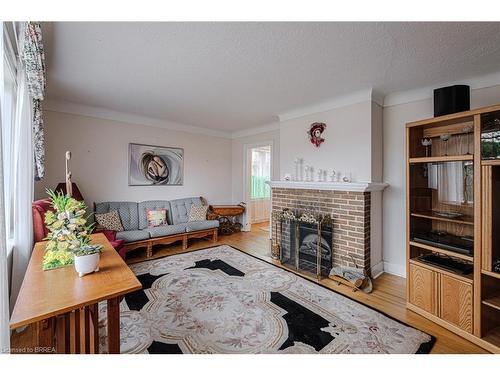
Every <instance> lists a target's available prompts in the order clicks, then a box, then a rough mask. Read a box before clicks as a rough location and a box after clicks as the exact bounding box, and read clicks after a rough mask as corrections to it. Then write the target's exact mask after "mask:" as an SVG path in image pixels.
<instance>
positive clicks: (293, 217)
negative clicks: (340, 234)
mask: <svg viewBox="0 0 500 375" xmlns="http://www.w3.org/2000/svg"><path fill="white" fill-rule="evenodd" d="M279 216H280V217H279V218H278V220H279V222H280V229H281V230H280V232H281V236H280V237H281V241H280V261H281V263H282V264H283V265H285V266H287V267H289V268H292V269H294V270H296V271H299V272H301V273H306V274H310V275H314V276H317V277H318V278H321V277H328V275H329V274H330V270H331V269H332V249H333V225H332V220H331V218H330V217H329V216H325V217H316V216H314V215H312V214H308V213H304V214H298V213H293V212H291V211H289V210H284V211H283V212H282V213H281V214H280V215H279Z"/></svg>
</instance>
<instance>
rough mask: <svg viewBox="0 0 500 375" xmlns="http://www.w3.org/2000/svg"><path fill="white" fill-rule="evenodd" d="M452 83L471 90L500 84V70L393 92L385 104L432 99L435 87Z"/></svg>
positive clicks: (391, 104) (388, 95) (386, 105)
mask: <svg viewBox="0 0 500 375" xmlns="http://www.w3.org/2000/svg"><path fill="white" fill-rule="evenodd" d="M452 85H469V86H470V88H471V90H477V89H484V88H487V87H493V86H498V85H500V72H496V73H491V74H486V75H482V76H477V77H472V78H468V79H461V80H457V81H452V82H444V83H438V84H435V85H432V86H427V87H421V88H418V89H413V90H406V91H398V92H393V93H390V94H387V95H386V96H385V98H384V105H383V106H384V107H391V106H394V105H399V104H406V103H411V102H418V101H421V100H427V99H432V98H433V96H434V89H437V88H439V87H446V86H452Z"/></svg>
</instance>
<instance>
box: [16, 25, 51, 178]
mask: <svg viewBox="0 0 500 375" xmlns="http://www.w3.org/2000/svg"><path fill="white" fill-rule="evenodd" d="M23 28H24V30H22V32H23V37H24V38H23V41H22V46H21V59H22V61H23V63H24V67H25V70H26V80H27V83H28V90H29V93H30V96H31V98H32V100H33V149H34V152H33V154H34V170H35V180H41V179H42V178H43V176H44V175H45V140H44V131H43V116H42V105H41V102H42V100H43V98H44V94H45V79H46V78H45V53H44V50H43V42H42V29H41V27H40V23H39V22H26V23H25V24H24V26H23Z"/></svg>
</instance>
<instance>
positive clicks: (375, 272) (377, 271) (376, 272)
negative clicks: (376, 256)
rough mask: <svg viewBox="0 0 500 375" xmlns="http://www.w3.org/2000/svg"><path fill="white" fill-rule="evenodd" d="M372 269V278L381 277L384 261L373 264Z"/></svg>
mask: <svg viewBox="0 0 500 375" xmlns="http://www.w3.org/2000/svg"><path fill="white" fill-rule="evenodd" d="M370 270H371V273H372V278H373V279H376V278H377V277H379V276H380V275H382V274H383V273H384V262H383V261H380V262H378V263H377V264H375V265H374V266H372V267H371V268H370Z"/></svg>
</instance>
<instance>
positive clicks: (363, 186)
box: [266, 181, 389, 192]
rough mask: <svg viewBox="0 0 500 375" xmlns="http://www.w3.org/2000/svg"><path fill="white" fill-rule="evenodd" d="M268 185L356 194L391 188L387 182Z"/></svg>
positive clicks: (270, 183) (273, 183) (277, 183)
mask: <svg viewBox="0 0 500 375" xmlns="http://www.w3.org/2000/svg"><path fill="white" fill-rule="evenodd" d="M266 183H267V184H268V185H269V186H271V188H281V189H310V190H331V191H356V192H374V191H382V190H384V189H385V188H386V187H387V186H389V184H387V183H385V182H319V181H317V182H315V181H311V182H309V181H267V182H266Z"/></svg>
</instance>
